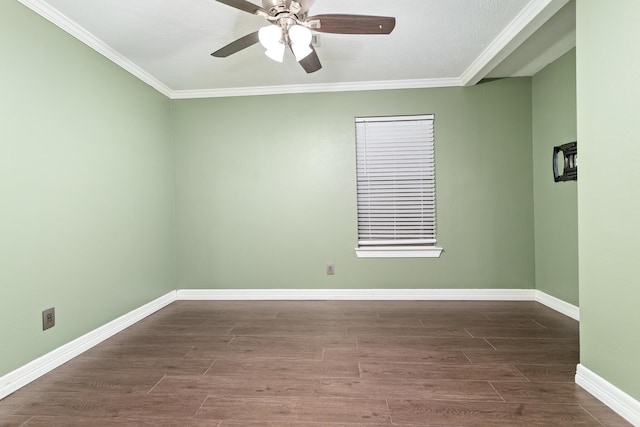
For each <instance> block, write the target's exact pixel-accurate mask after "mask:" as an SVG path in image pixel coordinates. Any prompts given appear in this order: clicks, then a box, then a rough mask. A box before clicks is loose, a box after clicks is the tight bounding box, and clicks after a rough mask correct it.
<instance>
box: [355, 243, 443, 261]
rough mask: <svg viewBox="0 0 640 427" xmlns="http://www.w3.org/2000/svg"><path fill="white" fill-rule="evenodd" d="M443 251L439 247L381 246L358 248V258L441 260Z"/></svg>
mask: <svg viewBox="0 0 640 427" xmlns="http://www.w3.org/2000/svg"><path fill="white" fill-rule="evenodd" d="M442 251H443V249H442V248H441V247H438V246H404V247H403V246H394V247H389V248H383V247H380V246H375V247H366V246H360V247H358V248H356V255H357V256H358V258H440V255H441V254H442Z"/></svg>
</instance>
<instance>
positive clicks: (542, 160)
mask: <svg viewBox="0 0 640 427" xmlns="http://www.w3.org/2000/svg"><path fill="white" fill-rule="evenodd" d="M532 97H533V195H534V206H535V208H534V217H535V264H536V289H538V290H541V291H543V292H545V293H547V294H549V295H552V296H554V297H556V298H559V299H561V300H563V301H566V302H568V303H570V304H573V305H576V306H577V305H578V185H577V182H576V181H569V182H559V183H556V182H554V181H553V174H552V168H551V158H552V155H551V153H552V152H553V147H554V146H556V145H560V144H564V143H567V142H571V141H575V140H576V132H577V124H576V52H575V49H572V50H571V51H570V52H568V53H566V54H565V55H563V56H562V57H561V58H559V59H557V60H556V61H555V62H553V63H552V64H550V65H548V66H547V67H546V68H544V69H543V70H542V71H540V72H539V73H537V74H536V75H535V76H534V77H533V79H532ZM579 146H580V143H578V147H579ZM578 150H579V151H580V148H578Z"/></svg>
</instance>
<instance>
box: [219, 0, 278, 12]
mask: <svg viewBox="0 0 640 427" xmlns="http://www.w3.org/2000/svg"><path fill="white" fill-rule="evenodd" d="M216 1H217V2H219V3H224V4H226V5H227V6H231V7H235V8H236V9H240V10H242V11H244V12H248V13H251V14H253V15H261V14H266V15H268V14H269V12H267V11H266V10H265V9H263V8H262V7H260V6H258V5H256V4H253V3H251V2H248V1H246V0H216Z"/></svg>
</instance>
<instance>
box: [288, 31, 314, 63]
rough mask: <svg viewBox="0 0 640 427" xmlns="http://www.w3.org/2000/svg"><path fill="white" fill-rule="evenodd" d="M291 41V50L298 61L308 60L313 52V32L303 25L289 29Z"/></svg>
mask: <svg viewBox="0 0 640 427" xmlns="http://www.w3.org/2000/svg"><path fill="white" fill-rule="evenodd" d="M289 40H291V50H292V51H293V54H294V55H295V57H296V60H297V61H300V60H302V59H304V58H306V57H307V56H309V54H310V53H311V52H313V50H311V31H310V30H309V29H308V28H306V27H303V26H301V25H294V26H293V27H291V28H289Z"/></svg>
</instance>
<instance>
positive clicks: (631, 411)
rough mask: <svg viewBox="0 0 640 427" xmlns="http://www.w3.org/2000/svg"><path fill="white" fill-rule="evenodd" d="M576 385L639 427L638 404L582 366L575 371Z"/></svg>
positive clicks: (639, 406) (639, 405)
mask: <svg viewBox="0 0 640 427" xmlns="http://www.w3.org/2000/svg"><path fill="white" fill-rule="evenodd" d="M576 384H578V385H579V386H580V387H582V388H583V389H585V390H586V391H588V392H589V393H591V394H592V395H593V396H595V397H596V398H598V399H599V400H600V401H602V403H604V404H605V405H607V406H608V407H609V408H611V409H613V410H614V411H615V412H617V413H618V415H620V416H621V417H622V418H624V419H626V420H627V421H629V422H630V423H631V424H633V425H634V426H640V402H639V401H637V400H635V399H634V398H633V397H631V396H629V395H628V394H627V393H625V392H624V391H622V390H620V389H619V388H618V387H616V386H614V385H613V384H611V383H610V382H608V381H607V380H605V379H604V378H602V377H601V376H599V375H598V374H596V373H595V372H593V371H591V370H590V369H588V368H587V367H585V366H584V365H582V364H579V365H578V368H577V370H576Z"/></svg>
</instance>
